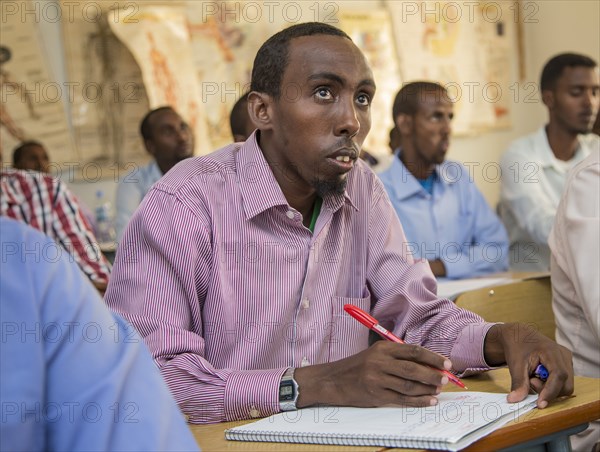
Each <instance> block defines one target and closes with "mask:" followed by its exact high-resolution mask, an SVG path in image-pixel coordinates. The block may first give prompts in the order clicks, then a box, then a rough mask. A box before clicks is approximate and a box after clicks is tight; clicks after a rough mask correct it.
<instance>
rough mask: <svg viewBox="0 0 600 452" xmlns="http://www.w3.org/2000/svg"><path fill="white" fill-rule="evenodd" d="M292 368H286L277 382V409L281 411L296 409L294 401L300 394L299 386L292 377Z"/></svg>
mask: <svg viewBox="0 0 600 452" xmlns="http://www.w3.org/2000/svg"><path fill="white" fill-rule="evenodd" d="M294 370H295V369H294V368H293V367H290V368H289V369H288V370H286V371H285V373H284V374H283V376H282V377H281V382H280V383H279V409H280V410H281V411H294V410H297V409H298V408H297V407H296V402H297V401H298V396H299V395H300V388H299V387H298V383H297V382H296V380H295V379H294Z"/></svg>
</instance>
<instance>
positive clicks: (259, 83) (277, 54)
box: [250, 22, 352, 99]
mask: <svg viewBox="0 0 600 452" xmlns="http://www.w3.org/2000/svg"><path fill="white" fill-rule="evenodd" d="M313 35H330V36H340V37H342V38H346V39H349V40H350V41H352V39H351V38H350V36H348V35H347V34H346V33H345V32H343V31H342V30H340V29H339V28H336V27H334V26H332V25H329V24H325V23H322V22H306V23H302V24H297V25H292V26H291V27H289V28H286V29H284V30H282V31H280V32H278V33H275V34H274V35H273V36H271V37H270V38H269V39H267V40H266V41H265V43H264V44H263V45H262V46H261V47H260V49H258V52H257V54H256V57H255V58H254V65H253V66H252V81H251V82H250V90H251V91H258V92H259V93H266V94H269V95H270V96H273V97H274V98H275V99H279V96H280V95H281V80H282V79H283V73H284V72H285V69H286V67H287V65H288V55H289V44H290V41H291V40H292V39H294V38H300V37H302V36H313Z"/></svg>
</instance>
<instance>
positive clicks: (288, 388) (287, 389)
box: [279, 386, 294, 397]
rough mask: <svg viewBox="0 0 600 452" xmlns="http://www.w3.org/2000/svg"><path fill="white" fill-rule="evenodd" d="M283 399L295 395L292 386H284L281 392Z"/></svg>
mask: <svg viewBox="0 0 600 452" xmlns="http://www.w3.org/2000/svg"><path fill="white" fill-rule="evenodd" d="M279 395H280V396H281V397H286V396H291V395H294V388H293V387H292V386H283V387H282V388H281V390H280V391H279Z"/></svg>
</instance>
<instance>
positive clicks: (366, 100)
mask: <svg viewBox="0 0 600 452" xmlns="http://www.w3.org/2000/svg"><path fill="white" fill-rule="evenodd" d="M356 101H357V102H358V103H359V104H360V105H363V106H368V105H370V104H371V98H370V97H369V96H368V95H366V94H360V95H359V96H358V97H357V98H356Z"/></svg>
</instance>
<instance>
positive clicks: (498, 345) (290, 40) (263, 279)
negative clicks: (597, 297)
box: [106, 23, 573, 423]
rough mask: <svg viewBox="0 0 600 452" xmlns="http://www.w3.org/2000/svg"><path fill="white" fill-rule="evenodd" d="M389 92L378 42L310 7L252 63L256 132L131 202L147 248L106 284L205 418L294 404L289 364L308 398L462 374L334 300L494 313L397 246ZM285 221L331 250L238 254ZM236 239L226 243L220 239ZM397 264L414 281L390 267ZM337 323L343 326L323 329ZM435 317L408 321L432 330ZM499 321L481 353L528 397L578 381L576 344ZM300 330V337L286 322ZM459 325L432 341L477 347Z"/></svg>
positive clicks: (382, 399)
mask: <svg viewBox="0 0 600 452" xmlns="http://www.w3.org/2000/svg"><path fill="white" fill-rule="evenodd" d="M279 65H282V66H281V67H280V66H279ZM273 75H275V77H274V76H273ZM374 94H375V82H374V80H373V74H372V72H371V69H370V67H369V65H368V63H367V61H366V59H365V57H364V55H363V54H362V52H361V51H360V50H359V49H358V47H356V46H355V45H354V43H353V42H352V41H351V39H350V38H349V37H348V36H347V35H346V34H345V33H343V32H342V31H340V30H338V29H336V28H335V27H332V26H329V25H327V24H321V23H306V24H298V25H295V26H292V27H289V28H287V29H285V30H283V31H282V32H280V33H277V34H276V35H274V36H273V37H271V38H270V39H269V40H268V41H267V42H266V43H265V44H264V45H263V47H261V50H259V52H258V54H257V56H256V59H255V62H254V69H253V73H252V86H251V92H250V94H249V96H248V102H249V105H250V108H249V112H250V116H251V118H252V122H253V123H254V125H255V126H256V127H257V129H258V132H257V133H256V134H254V135H252V136H251V137H250V138H249V139H248V140H247V141H246V142H245V143H243V144H239V143H238V144H232V145H229V146H227V147H225V148H223V149H221V150H219V151H217V152H215V153H213V154H209V155H207V156H204V157H198V158H194V159H191V160H190V162H189V163H188V164H186V165H179V166H178V167H177V168H175V169H174V170H173V171H171V172H170V173H169V174H168V175H166V176H165V178H163V179H162V180H161V182H160V183H159V184H157V186H155V187H154V188H153V190H152V191H151V192H150V193H149V194H148V196H147V197H146V199H145V200H144V202H143V204H142V205H141V206H140V209H138V211H137V212H136V214H135V216H134V217H133V218H132V221H131V223H132V226H131V227H130V228H128V230H127V232H126V234H125V237H124V239H123V244H124V245H125V249H129V246H131V247H132V249H131V252H133V253H135V262H133V261H132V260H131V259H129V256H126V255H121V256H119V254H117V260H116V262H115V268H114V271H113V279H111V283H110V286H109V289H108V292H107V297H106V300H107V303H108V305H109V306H110V307H111V308H112V309H114V310H116V311H117V312H120V313H122V314H123V315H125V316H126V317H127V318H128V319H130V320H131V321H132V323H133V324H134V326H135V327H136V329H138V331H141V332H142V335H143V336H144V337H145V338H146V339H147V340H148V344H149V348H150V349H151V351H152V353H153V356H155V359H156V361H157V363H158V364H159V366H160V367H161V370H162V372H163V375H165V378H166V380H167V383H168V384H169V386H170V387H171V389H172V391H173V393H174V395H175V398H176V400H177V401H178V403H180V406H181V407H182V409H183V410H184V412H186V414H188V416H189V420H190V422H196V423H201V422H218V421H222V420H232V419H240V418H248V417H257V416H265V415H268V414H271V413H274V412H278V411H280V410H285V409H289V408H286V407H287V406H288V405H282V394H284V395H285V394H286V392H282V390H281V388H282V386H283V385H284V383H287V382H288V381H289V379H290V378H291V379H292V380H293V381H294V382H295V383H296V384H297V386H298V387H299V397H298V398H297V399H296V400H295V401H294V402H295V403H294V408H300V407H306V406H311V405H315V404H331V405H347V406H363V407H366V406H381V405H386V404H404V405H411V406H431V405H435V404H436V403H437V397H436V396H437V394H439V392H440V390H441V388H442V386H444V385H445V384H447V383H448V379H447V377H445V376H443V375H442V374H441V373H440V372H439V371H438V370H436V369H451V368H452V366H453V362H451V361H450V359H448V358H446V357H444V356H442V355H441V354H438V353H434V352H433V351H430V350H427V349H426V348H423V347H421V346H419V345H416V344H414V345H400V344H396V343H389V342H385V341H379V342H377V343H375V344H374V345H372V346H371V347H369V346H368V343H367V338H368V330H367V329H366V328H364V327H363V326H362V325H360V324H358V322H356V321H355V320H353V319H351V318H348V317H347V316H345V314H343V312H342V313H339V314H334V316H333V317H332V309H333V310H336V312H337V309H338V308H340V306H341V304H340V303H343V302H353V303H356V304H358V305H361V306H362V307H363V308H365V309H367V310H370V311H371V313H372V314H373V315H374V316H377V317H379V318H380V320H381V319H382V318H383V316H385V315H386V313H388V314H389V313H390V312H393V313H394V314H393V317H394V320H393V321H392V322H394V323H396V326H395V325H393V324H389V322H387V321H386V322H385V323H386V324H389V326H390V328H391V329H393V330H394V331H395V332H396V333H398V334H399V335H400V336H402V337H404V338H405V339H409V338H408V337H407V336H406V335H405V334H404V332H401V331H400V329H401V328H402V324H403V322H408V323H412V322H413V321H416V322H417V323H420V322H421V321H425V322H427V320H424V319H423V316H422V315H421V316H419V315H418V314H417V315H415V314H416V312H417V311H416V309H417V307H416V306H417V305H420V306H421V307H422V308H424V309H425V311H426V312H427V314H426V315H425V317H427V318H428V319H430V320H431V321H432V323H434V324H437V326H439V327H440V328H442V331H443V332H444V333H447V332H448V329H452V328H453V325H456V324H457V323H459V324H461V325H464V326H465V327H467V328H470V327H471V326H473V325H475V324H476V323H477V324H479V325H481V319H480V318H478V317H477V316H475V315H473V314H472V313H469V312H467V311H463V310H460V309H458V308H457V307H456V306H455V305H454V304H453V303H451V302H450V301H448V300H438V299H437V297H436V296H435V294H434V293H433V292H431V291H429V289H428V288H427V287H429V285H430V284H431V283H432V282H433V276H432V275H431V272H430V270H429V267H428V266H427V264H422V263H419V262H416V261H413V259H412V257H411V256H410V254H403V253H402V252H401V251H399V250H400V249H401V241H402V237H403V234H402V230H401V227H400V224H399V222H398V219H397V217H396V216H395V214H393V212H391V211H390V207H389V200H388V199H387V197H386V195H385V191H384V189H383V187H382V185H381V183H380V182H379V181H378V179H377V177H376V176H375V175H374V174H373V173H372V172H371V171H369V170H367V169H366V164H365V163H364V162H361V161H360V160H358V156H359V153H360V149H361V146H362V144H363V141H364V139H365V137H366V136H367V133H368V132H369V130H370V127H371V113H370V105H371V100H372V98H373V96H374ZM247 159H249V160H247ZM250 170H251V171H250ZM237 171H240V173H237ZM266 187H268V190H264V188H266ZM369 212H372V215H370V214H369ZM315 219H316V222H315V221H314V220H315ZM385 225H389V228H388V226H385ZM378 228H383V229H381V230H380V229H378ZM369 231H372V233H373V235H371V234H370V232H369ZM237 234H239V235H237ZM242 234H243V235H242ZM281 237H283V240H284V241H283V244H285V243H288V244H289V243H291V242H290V241H291V240H295V239H296V238H298V237H302V238H303V240H304V241H303V242H302V243H303V244H307V245H308V244H310V243H313V244H314V245H315V246H319V243H320V242H319V240H321V239H323V240H325V243H326V244H327V245H328V246H327V254H328V256H327V257H326V258H322V259H320V260H318V261H313V256H312V255H307V254H306V253H311V251H310V250H309V246H304V245H301V246H300V248H301V249H300V248H299V252H300V253H301V255H302V258H301V259H296V260H290V259H287V260H286V259H285V257H284V256H285V254H282V253H285V249H286V248H285V247H278V246H274V247H269V253H270V254H268V255H265V256H264V258H262V259H258V260H254V261H252V262H250V261H248V260H246V261H244V265H228V263H231V264H233V263H234V261H233V260H231V259H235V258H236V257H237V256H238V255H237V254H236V253H235V248H232V247H234V246H235V245H236V243H239V242H240V241H242V245H247V244H254V245H260V244H264V243H265V242H269V243H271V244H272V243H274V242H273V241H274V240H280V238H281ZM309 240H310V241H309ZM222 241H225V245H226V246H225V247H224V246H222V245H218V244H217V242H222ZM286 241H287V242H286ZM147 244H148V245H147ZM367 246H368V247H367ZM336 250H341V251H340V253H338V254H334V255H331V253H336V252H337V251H336ZM232 251H233V252H232ZM367 251H368V252H367ZM222 253H226V254H222ZM392 255H394V256H397V257H398V259H396V257H393V256H392ZM367 257H368V258H367ZM374 262H377V264H374ZM373 265H375V267H376V268H375V267H373ZM137 268H145V269H146V270H147V271H145V272H139V271H136V269H137ZM163 270H164V271H163ZM155 274H160V275H161V277H160V278H154V277H151V275H155ZM349 274H352V275H354V276H349ZM394 274H396V275H398V274H401V275H403V277H406V278H407V280H405V281H404V282H400V280H398V281H397V283H396V280H394V282H392V283H390V282H389V280H390V279H394V278H396V276H394ZM177 275H179V276H177ZM347 277H348V279H346V278H347ZM421 278H422V279H421ZM303 281H306V282H307V284H305V285H304V284H303ZM425 281H427V282H425ZM386 284H390V285H389V286H386ZM302 286H304V287H302ZM400 286H402V287H400ZM366 287H369V289H366ZM241 288H243V290H242V289H241ZM240 290H242V292H243V293H242V292H240ZM369 291H370V295H369V294H368V292H369ZM159 293H160V296H154V295H153V294H159ZM302 293H304V294H308V295H307V296H304V295H302ZM365 293H367V294H365ZM402 294H404V295H402ZM365 297H366V298H365ZM428 302H431V303H432V305H429V306H428V307H426V305H425V304H424V303H428ZM330 303H334V304H330ZM433 304H435V305H436V306H437V308H434V307H433ZM438 308H439V310H436V309H438ZM425 311H424V312H425ZM434 311H435V312H434ZM450 313H452V314H451V315H450V316H446V315H447V314H450ZM312 316H314V317H312ZM334 317H335V318H334ZM338 317H339V318H338ZM391 317H392V316H390V317H388V319H391ZM408 317H411V318H413V321H411V320H409V319H408ZM307 318H308V319H310V321H311V322H312V320H315V322H316V323H311V322H309V323H306V322H305V319H307ZM417 318H418V320H417ZM444 318H445V320H444ZM319 319H320V321H321V323H319ZM323 322H324V323H325V325H326V326H327V325H329V327H327V328H325V329H323V328H321V326H323ZM404 324H407V323H404ZM236 325H238V327H236ZM290 325H292V326H294V328H292V329H291V328H289V327H290ZM309 325H313V329H308V328H309ZM335 325H337V327H339V329H336V330H334V329H333V328H334V326H335ZM415 325H416V324H415ZM423 325H424V323H421V326H416V327H415V328H414V329H413V327H412V326H411V327H409V330H410V331H409V332H407V334H408V335H409V336H411V337H413V336H412V334H413V333H414V334H417V335H418V334H423V333H422V332H423V329H422V326H423ZM486 325H487V327H486V332H487V334H485V338H483V337H480V339H477V340H475V341H476V342H477V344H478V345H476V348H477V350H478V353H482V352H483V353H482V355H484V358H485V364H482V366H483V368H487V367H488V366H490V365H491V366H495V365H503V364H505V363H507V364H508V365H509V367H510V370H511V374H512V377H513V384H512V389H513V391H512V392H511V393H510V394H509V401H513V402H516V401H520V400H522V399H523V398H524V397H525V396H526V395H527V394H528V392H529V389H530V385H532V386H533V387H534V388H535V389H536V390H537V391H539V392H540V396H539V399H538V402H537V403H538V406H539V407H540V408H544V407H546V406H547V404H548V403H549V402H550V401H552V400H553V399H555V398H556V397H558V396H559V395H564V394H570V393H571V392H572V391H573V374H572V365H571V358H570V354H569V352H568V351H566V350H565V349H564V348H562V347H560V346H558V345H557V344H556V343H554V342H553V341H551V340H549V339H547V338H545V337H543V336H542V335H540V334H538V333H536V332H534V331H531V330H530V329H528V328H527V327H525V326H520V327H518V328H519V330H518V332H517V331H516V330H515V328H517V326H516V325H514V324H512V325H509V324H506V325H489V324H486ZM305 327H306V328H305ZM488 327H489V328H488ZM249 328H251V329H252V331H253V333H255V334H253V335H252V337H251V338H250V337H248V336H245V335H246V333H247V332H248V330H249ZM328 328H329V329H328ZM461 328H462V327H461ZM285 331H287V333H289V334H293V335H294V337H293V338H288V339H286V337H288V336H285V337H283V336H281V334H280V333H284V332H285ZM438 331H439V330H438ZM419 332H420V333H419ZM515 333H518V334H515ZM523 333H526V334H523ZM425 335H427V333H425ZM477 335H478V333H476V334H475V336H477ZM439 336H443V337H444V338H445V337H446V336H445V334H443V333H442V334H439ZM452 336H453V338H452V339H444V338H440V337H437V338H434V337H433V335H431V336H430V337H422V342H421V343H425V342H427V341H428V340H431V341H432V342H437V343H439V344H442V343H444V344H446V345H449V344H448V342H449V341H450V342H454V341H455V340H456V342H455V343H458V342H461V340H462V341H463V342H461V343H464V344H465V345H466V346H467V348H470V346H469V345H467V344H466V343H465V342H464V341H465V339H466V337H467V336H468V335H465V336H462V339H460V338H456V337H455V336H454V334H452ZM478 337H479V336H478ZM526 338H527V339H531V338H533V340H527V341H526V340H525V339H526ZM408 341H409V342H410V339H409V340H408ZM467 341H468V339H467ZM471 345H472V344H471ZM450 348H452V347H450ZM448 350H449V349H448ZM303 355H304V356H303ZM467 355H468V353H467ZM453 356H454V355H453ZM209 359H210V361H209ZM211 361H212V362H211ZM478 362H479V361H478ZM538 362H543V363H544V364H545V365H546V367H548V369H549V370H550V378H549V379H548V381H547V382H546V383H542V381H540V380H538V379H537V378H530V374H531V372H532V371H533V369H532V368H531V366H532V365H534V364H537V363H538ZM454 364H456V363H454ZM429 366H431V367H433V369H432V368H431V367H429ZM462 367H463V368H465V367H471V368H473V367H478V364H476V362H475V361H470V362H469V363H467V364H466V366H462ZM296 394H298V391H296ZM278 397H279V399H277V398H278ZM277 400H279V403H277Z"/></svg>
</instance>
